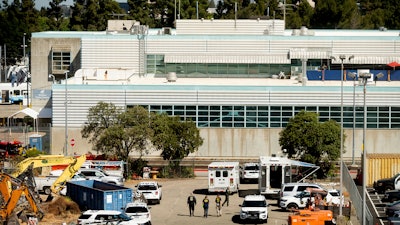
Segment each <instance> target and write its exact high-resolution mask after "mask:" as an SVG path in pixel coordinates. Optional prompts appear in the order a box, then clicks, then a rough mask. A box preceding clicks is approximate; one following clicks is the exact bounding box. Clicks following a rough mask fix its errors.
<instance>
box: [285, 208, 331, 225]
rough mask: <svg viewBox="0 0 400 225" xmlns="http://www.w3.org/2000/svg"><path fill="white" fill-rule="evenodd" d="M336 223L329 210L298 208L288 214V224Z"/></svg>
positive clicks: (328, 224) (324, 224)
mask: <svg viewBox="0 0 400 225" xmlns="http://www.w3.org/2000/svg"><path fill="white" fill-rule="evenodd" d="M330 224H336V220H335V219H334V218H333V212H332V211H331V210H322V209H319V208H316V209H314V210H309V209H305V210H299V211H297V212H296V213H295V214H293V215H289V219H288V225H330Z"/></svg>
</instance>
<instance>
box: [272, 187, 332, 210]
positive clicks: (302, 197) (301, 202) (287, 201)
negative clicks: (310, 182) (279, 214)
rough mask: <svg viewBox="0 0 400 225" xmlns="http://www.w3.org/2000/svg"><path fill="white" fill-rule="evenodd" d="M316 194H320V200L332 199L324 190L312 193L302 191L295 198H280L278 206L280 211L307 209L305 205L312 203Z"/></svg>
mask: <svg viewBox="0 0 400 225" xmlns="http://www.w3.org/2000/svg"><path fill="white" fill-rule="evenodd" d="M316 194H320V195H321V198H322V199H324V198H325V199H330V200H331V199H333V198H332V195H330V193H329V192H327V191H325V190H322V191H321V190H319V191H313V192H310V191H303V192H301V193H299V194H297V195H295V196H285V197H282V198H281V200H280V203H279V206H280V207H281V209H282V210H296V209H303V208H306V207H307V203H309V204H311V203H312V202H314V196H315V195H316ZM322 199H321V200H322Z"/></svg>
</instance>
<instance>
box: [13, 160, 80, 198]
mask: <svg viewBox="0 0 400 225" xmlns="http://www.w3.org/2000/svg"><path fill="white" fill-rule="evenodd" d="M85 161H86V155H82V156H80V157H77V158H75V157H73V156H63V155H41V156H36V157H30V158H27V159H25V160H23V161H21V162H20V163H18V164H17V166H16V170H15V171H14V172H13V173H11V175H12V176H13V177H16V178H18V177H19V178H21V177H20V176H21V175H23V174H24V172H26V171H27V170H28V168H29V167H31V168H33V169H34V168H39V167H46V166H55V165H67V167H66V168H65V169H64V171H63V173H62V174H61V175H60V176H59V177H58V178H57V179H56V180H55V182H54V183H53V185H52V186H51V190H52V192H53V193H55V194H58V193H59V192H60V191H61V190H62V189H63V188H64V187H65V183H66V182H67V181H68V180H70V179H72V177H73V176H74V175H75V173H76V172H77V171H78V170H79V169H80V168H81V166H82V165H83V163H84V162H85ZM29 176H32V175H29Z"/></svg>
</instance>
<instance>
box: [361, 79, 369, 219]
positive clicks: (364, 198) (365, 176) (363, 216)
mask: <svg viewBox="0 0 400 225" xmlns="http://www.w3.org/2000/svg"><path fill="white" fill-rule="evenodd" d="M371 76H372V74H371V73H361V74H360V75H359V77H360V78H361V79H362V80H363V85H364V89H363V92H364V128H363V157H362V161H363V172H362V174H363V178H362V179H363V182H362V192H363V197H362V199H363V203H364V204H363V209H362V218H363V222H362V224H366V216H367V214H366V207H367V206H366V205H367V201H366V200H367V199H366V193H365V189H366V186H367V185H366V183H367V168H366V167H367V149H366V147H365V137H366V131H367V108H366V95H367V82H368V79H369V78H371Z"/></svg>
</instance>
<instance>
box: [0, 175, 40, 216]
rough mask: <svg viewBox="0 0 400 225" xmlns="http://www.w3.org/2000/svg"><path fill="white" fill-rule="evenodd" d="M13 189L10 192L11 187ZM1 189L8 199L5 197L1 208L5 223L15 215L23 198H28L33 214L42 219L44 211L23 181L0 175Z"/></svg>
mask: <svg viewBox="0 0 400 225" xmlns="http://www.w3.org/2000/svg"><path fill="white" fill-rule="evenodd" d="M10 186H11V187H12V189H11V191H9V190H10V189H9V187H10ZM0 187H1V193H2V194H6V195H7V196H8V197H5V196H4V195H3V199H2V204H1V208H0V216H1V218H0V219H1V220H2V221H3V222H7V220H8V219H9V218H10V217H11V215H12V214H13V213H14V211H15V209H16V208H17V205H19V200H20V198H21V197H22V196H24V197H25V198H26V200H27V201H28V203H29V205H30V206H31V209H32V211H33V213H35V215H36V216H37V217H38V218H39V219H42V217H43V215H44V214H43V211H42V210H41V209H40V208H39V204H38V203H37V201H36V200H35V198H34V195H33V193H32V191H31V190H30V189H29V187H28V186H27V185H25V184H24V183H23V182H22V181H21V180H18V179H16V178H14V177H11V176H10V175H8V174H4V173H1V174H0Z"/></svg>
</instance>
